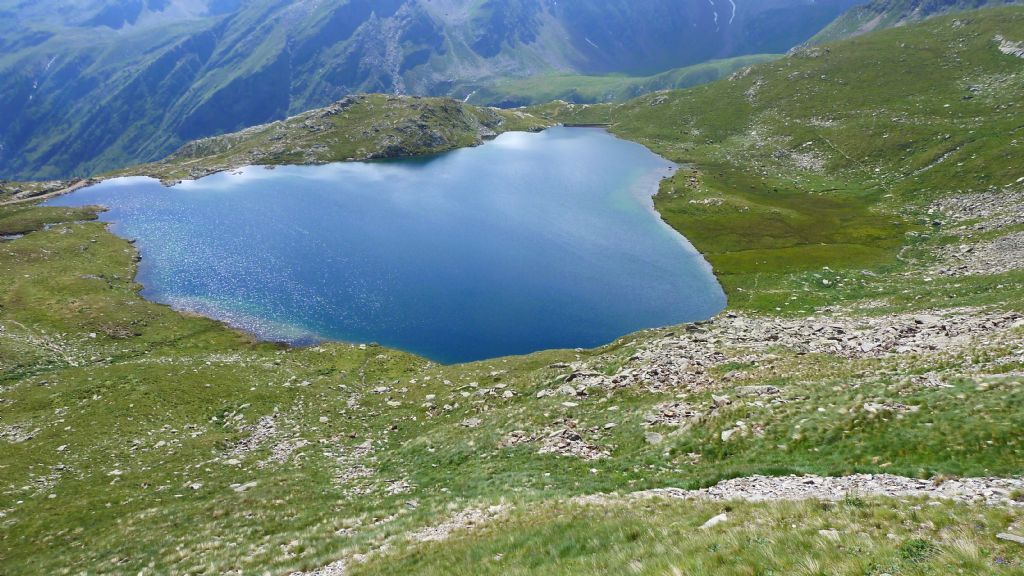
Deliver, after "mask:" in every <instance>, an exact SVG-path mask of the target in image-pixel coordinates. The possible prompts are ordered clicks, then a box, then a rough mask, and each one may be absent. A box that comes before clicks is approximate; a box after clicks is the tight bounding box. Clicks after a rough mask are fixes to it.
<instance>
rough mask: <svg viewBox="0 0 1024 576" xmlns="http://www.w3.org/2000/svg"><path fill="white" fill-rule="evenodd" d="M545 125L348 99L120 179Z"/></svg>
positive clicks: (324, 156)
mask: <svg viewBox="0 0 1024 576" xmlns="http://www.w3.org/2000/svg"><path fill="white" fill-rule="evenodd" d="M549 125H551V123H550V122H548V121H544V120H541V119H539V118H537V117H535V116H532V115H530V114H527V113H524V112H521V111H511V110H499V109H496V108H479V107H476V106H469V105H466V104H463V103H461V102H457V101H455V100H451V99H450V98H418V97H407V96H405V97H403V96H385V95H380V94H375V95H361V96H348V97H345V98H343V99H342V100H339V101H338V102H335V103H334V104H332V105H330V106H327V107H326V108H318V109H316V110H311V111H309V112H304V113H302V114H299V115H297V116H293V117H291V118H288V119H285V120H282V121H279V122H274V123H271V124H264V125H261V126H254V127H252V128H247V129H245V130H243V131H241V132H236V133H233V134H227V135H224V136H215V137H212V138H206V139H204V140H197V141H194V142H190V143H188V144H186V145H185V146H182V147H181V148H180V149H179V150H178V151H176V152H175V153H173V154H171V155H170V156H168V157H167V158H165V159H163V160H161V161H160V162H156V163H153V164H145V165H142V166H135V167H132V168H128V169H126V170H122V171H120V172H118V173H117V174H118V175H129V174H131V175H136V174H138V175H146V176H153V177H155V178H160V179H162V180H164V181H165V182H166V181H173V180H175V179H181V178H199V177H202V176H206V175H207V174H211V173H214V172H220V171H223V170H228V169H231V168H238V167H241V166H250V165H255V164H260V165H279V164H323V163H326V162H343V161H346V160H372V159H380V158H395V157H402V156H422V155H427V154H437V153H440V152H446V151H448V150H453V149H455V148H462V147H466V146H476V145H479V144H481V143H482V142H483V141H484V139H486V138H493V137H494V136H497V135H498V134H500V133H502V132H507V131H510V130H520V131H536V130H540V129H543V128H545V127H547V126H549Z"/></svg>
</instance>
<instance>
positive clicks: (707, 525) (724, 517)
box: [701, 512, 729, 530]
mask: <svg viewBox="0 0 1024 576" xmlns="http://www.w3.org/2000/svg"><path fill="white" fill-rule="evenodd" d="M727 520H729V516H728V515H727V514H725V513H724V512H723V513H721V514H719V515H718V516H715V517H714V518H711V519H710V520H708V521H707V522H705V523H704V524H701V529H704V530H706V529H708V528H711V527H712V526H717V525H719V524H721V523H722V522H725V521H727Z"/></svg>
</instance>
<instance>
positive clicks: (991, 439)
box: [0, 8, 1024, 575]
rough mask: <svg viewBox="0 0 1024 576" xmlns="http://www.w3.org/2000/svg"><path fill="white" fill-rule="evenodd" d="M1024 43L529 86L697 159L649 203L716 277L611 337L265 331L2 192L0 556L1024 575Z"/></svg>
mask: <svg viewBox="0 0 1024 576" xmlns="http://www.w3.org/2000/svg"><path fill="white" fill-rule="evenodd" d="M1022 41H1024V9H1020V8H1007V9H999V10H988V11H980V12H974V13H971V14H969V15H959V16H956V17H949V18H938V19H934V20H929V21H928V22H926V23H923V24H916V25H911V26H906V27H900V28H896V29H891V30H887V31H883V32H878V33H873V34H867V35H864V36H861V37H858V38H855V39H851V40H847V41H844V42H841V43H837V44H832V45H828V46H822V47H815V48H810V49H806V50H802V51H800V52H798V53H795V54H793V55H791V56H789V57H787V58H785V59H782V60H777V61H772V62H768V63H764V64H759V65H756V66H753V67H751V68H749V69H745V70H743V71H740V72H737V73H736V74H734V75H733V76H732V77H731V78H730V79H728V80H724V81H720V82H717V83H715V84H712V85H708V86H703V87H698V88H694V89H689V90H685V91H676V92H664V93H657V94H652V95H649V96H645V97H642V98H640V99H638V100H634V101H630V102H628V103H624V104H621V105H593V106H582V105H579V106H574V105H569V104H565V103H555V104H550V105H546V106H541V107H537V108H534V109H531V110H528V111H526V112H524V114H527V113H528V114H531V115H534V116H537V117H543V118H544V120H542V121H541V123H543V122H555V121H562V122H607V123H611V124H612V127H611V129H612V130H613V131H614V132H615V133H616V134H619V135H621V136H623V137H626V138H630V139H633V140H636V141H638V142H641V143H643V144H644V145H646V146H648V147H650V148H651V149H652V150H655V151H656V152H658V153H660V154H662V155H664V156H666V157H668V158H670V159H673V160H675V161H678V162H682V163H686V166H685V169H683V170H680V171H679V172H678V174H677V175H676V176H674V177H673V178H671V179H668V180H665V181H664V182H663V183H662V187H661V190H660V192H659V194H658V196H657V197H656V199H655V202H656V206H657V208H658V210H659V211H660V212H661V214H662V215H663V217H664V218H665V220H666V221H667V222H668V223H669V224H671V225H672V226H673V227H675V228H676V229H677V230H679V231H680V232H682V233H683V234H685V235H686V236H687V237H688V238H689V239H690V240H691V241H692V242H693V243H694V245H695V246H696V247H697V248H698V249H700V250H701V251H702V252H704V253H705V254H706V255H707V258H708V259H709V261H710V262H711V263H712V264H713V265H714V267H715V270H716V272H717V273H718V275H719V277H720V279H721V280H722V283H723V285H724V286H725V288H726V290H727V292H728V294H729V296H730V308H729V310H727V311H726V313H723V314H722V315H720V316H719V317H717V318H715V319H713V320H711V321H709V322H703V323H697V324H690V325H682V326H675V327H670V328H665V329H657V330H649V331H644V332H641V333H637V334H632V335H629V336H626V337H624V338H622V339H620V340H619V341H617V342H615V343H612V344H610V345H608V346H606V347H603V348H600V349H596V350H576V351H547V352H541V353H537V354H533V355H529V356H525V357H515V358H497V359H493V360H488V361H483V362H478V363H473V364H465V365H451V366H442V365H436V364H433V363H431V362H428V361H426V360H424V359H421V358H417V357H414V356H411V355H409V354H405V353H402V352H397V351H393V350H387V349H383V348H379V347H376V346H372V345H356V344H342V343H335V344H323V345H320V346H315V347H310V348H303V349H286V348H283V347H280V346H277V345H272V344H267V343H255V342H252V341H251V340H250V338H248V337H247V336H246V335H244V334H240V333H238V332H235V331H232V330H229V329H227V328H225V327H224V326H222V325H220V324H218V323H216V322H213V321H210V320H206V319H203V318H196V317H191V316H185V315H181V314H177V313H175V312H173V311H171V310H170V309H168V308H166V307H163V306H159V305H155V304H152V303H149V302H146V301H144V300H142V299H141V298H140V297H139V296H138V290H139V286H138V285H137V284H135V283H134V282H133V281H132V277H133V272H134V267H135V265H136V252H135V250H134V249H133V247H132V245H131V244H130V243H129V242H127V241H125V240H123V239H119V238H117V237H115V236H113V235H111V234H110V233H109V232H107V231H106V230H105V229H104V227H103V225H102V224H100V223H96V222H83V221H82V220H85V219H86V217H85V216H83V215H81V214H63V215H61V214H56V213H54V212H53V211H52V209H49V208H39V207H27V208H26V207H22V206H17V207H10V206H7V207H0V223H2V222H4V220H5V219H8V218H15V219H20V220H21V221H22V222H24V221H27V220H30V219H35V221H36V222H37V225H36V226H35V227H36V228H38V230H37V231H34V232H31V233H28V234H26V235H25V236H23V237H20V238H18V239H16V240H13V241H9V242H4V243H2V244H0V272H2V273H0V454H2V458H0V526H2V530H0V567H2V570H0V572H3V573H4V574H11V575H18V574H38V573H48V574H62V573H80V572H88V573H140V572H141V573H182V574H183V573H190V574H223V573H231V572H235V573H272V574H289V573H292V572H294V571H303V570H304V571H306V572H300V574H308V575H314V574H316V575H338V574H353V575H355V574H399V573H401V574H428V573H453V574H470V573H471V574H490V573H494V574H579V573H612V574H620V573H631V574H716V575H717V574H752V573H758V574H807V575H811V574H815V575H816V574H858V575H859V574H874V575H881V574H892V575H897V574H898V575H925V574H950V573H960V574H996V575H1011V574H1019V573H1021V571H1022V570H1024V553H1022V548H1021V545H1020V544H1017V543H1016V542H1013V541H1011V540H1007V539H1001V538H999V537H998V536H997V535H998V534H1002V533H1011V534H1018V535H1019V534H1021V533H1022V532H1024V516H1022V507H1021V503H1022V500H1024V480H1021V479H1020V475H1021V471H1022V469H1024V468H1022V466H1024V444H1022V443H1021V437H1020V430H1021V428H1022V426H1024V387H1022V384H1024V269H1022V264H1024V216H1022V214H1024V212H1022V211H1021V208H1020V207H1021V205H1022V200H1024V172H1022V166H1024V162H1022V159H1024V155H1022V153H1021V142H1022V138H1024V113H1022V111H1021V110H1020V108H1019V106H1020V104H1019V102H1018V100H1019V95H1020V94H1021V93H1022V92H1024V59H1022V58H1021V57H1020V56H1019V54H1017V50H1016V48H1015V47H1016V46H1018V44H1017V43H1018V42H1022ZM403 109H404V108H403ZM422 110H423V109H421V111H422ZM481 123H483V122H482V121H481ZM273 130H274V129H272V128H262V129H260V130H259V131H258V133H259V134H264V135H269V134H272V133H273ZM261 138H262V136H261ZM233 145H234V144H232V141H230V140H229V141H228V142H227V146H228V149H229V150H230V149H231V146H233ZM346 145H347V144H346ZM209 146H210V144H200V145H197V147H196V148H194V150H195V153H196V154H198V153H200V152H202V153H206V152H205V150H208V149H210V150H211V151H213V152H216V153H219V151H220V150H221V148H220V147H219V145H217V146H213V147H210V148H208V147H209ZM345 150H348V149H345ZM367 150H368V151H369V150H370V149H369V148H367ZM344 153H345V154H348V153H349V152H347V151H345V152H344ZM183 154H186V155H187V154H188V153H183ZM179 158H182V159H181V160H179V162H181V163H184V162H191V161H192V160H191V159H188V160H186V159H184V158H185V156H180V157H179ZM218 161H219V160H218ZM171 164H172V163H168V165H167V166H170V165H171ZM182 169H183V170H185V171H187V170H189V168H187V166H186V167H183V168H182ZM54 219H64V220H66V221H65V222H63V223H58V224H55V225H49V226H45V227H44V226H43V224H44V223H46V222H50V223H52V222H53V221H54ZM807 474H815V475H819V476H812V477H807V476H802V475H807ZM854 474H859V475H854ZM755 475H764V477H754V476H755ZM789 475H798V476H789ZM851 475H853V476H851ZM868 475H870V476H868ZM1000 477H1001V478H1002V479H1000ZM708 487H710V488H708ZM702 488H708V489H707V490H704V491H702V492H698V493H692V492H688V491H687V490H697V489H702ZM929 495H932V496H947V497H949V498H950V499H949V500H943V501H926V500H925V499H924V498H925V497H926V496H929ZM698 497H699V498H698ZM810 497H813V498H814V499H808V498H810ZM695 498H696V499H695Z"/></svg>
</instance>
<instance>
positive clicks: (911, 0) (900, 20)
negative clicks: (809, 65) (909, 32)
mask: <svg viewBox="0 0 1024 576" xmlns="http://www.w3.org/2000/svg"><path fill="white" fill-rule="evenodd" d="M1016 3H1019V0H872V1H871V2H870V3H868V4H865V5H863V6H856V7H854V8H851V9H850V11H849V12H847V13H845V14H843V15H842V16H840V17H839V18H837V19H836V20H835V21H834V22H832V23H831V24H829V25H828V26H827V27H825V29H823V30H822V31H821V32H819V33H817V34H815V36H814V37H813V38H812V39H811V40H810V41H809V42H808V44H822V43H825V42H831V41H834V40H839V39H842V38H848V37H850V36H857V35H860V34H864V33H866V32H871V31H872V30H882V29H884V28H892V27H893V26H901V25H903V24H906V23H909V22H917V21H920V20H924V19H925V18H928V17H930V16H936V15H939V14H946V13H949V12H955V11H959V10H974V9H976V8H984V7H987V6H1002V5H1006V4H1016Z"/></svg>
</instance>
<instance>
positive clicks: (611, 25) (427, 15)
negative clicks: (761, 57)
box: [0, 0, 854, 178]
mask: <svg viewBox="0 0 1024 576" xmlns="http://www.w3.org/2000/svg"><path fill="white" fill-rule="evenodd" d="M55 1H56V0H45V1H43V2H40V3H36V4H33V5H32V6H30V7H27V8H26V7H24V6H23V5H22V4H20V3H16V2H15V1H14V0H7V1H5V2H2V3H0V32H3V37H4V38H5V41H4V50H3V51H2V52H0V108H2V109H4V110H5V111H9V113H8V114H5V115H4V117H2V118H0V176H2V177H6V178H28V177H32V178H59V177H67V176H70V175H85V174H94V173H98V172H103V171H106V170H110V169H113V168H116V167H121V166H124V165H127V164H132V163H138V162H140V161H152V160H156V159H159V158H161V157H163V156H165V155H166V154H168V153H169V152H171V151H172V150H173V149H175V148H177V147H178V146H180V145H181V144H183V143H184V142H187V141H189V140H192V139H195V138H201V137H205V136H210V135H215V134H219V133H227V132H232V131H235V130H239V129H242V128H244V127H246V126H251V125H254V124H259V123H264V122H269V121H273V120H277V119H282V118H284V117H286V116H289V115H294V114H297V113H299V112H302V111H304V110H308V109H312V108H316V107H319V106H325V105H327V104H329V103H330V102H334V101H337V100H339V99H340V98H342V97H344V96H345V95H348V94H352V93H360V92H375V93H401V94H412V95H446V96H452V97H456V98H460V99H462V98H465V97H466V96H468V95H469V94H471V93H472V92H473V91H474V90H476V89H477V88H479V87H483V86H487V85H489V84H491V83H493V82H495V81H497V80H499V79H504V78H522V77H529V76H535V75H538V74H552V73H558V74H565V73H574V74H585V75H601V74H608V73H612V72H614V73H624V74H640V75H648V74H652V73H660V72H663V71H665V70H669V69H673V68H677V67H680V66H686V65H689V64H694V63H697V62H702V61H705V60H708V59H712V58H723V57H731V56H737V55H742V54H753V53H779V52H784V51H785V50H787V49H789V48H790V47H791V46H793V45H794V44H797V43H799V42H801V41H803V40H805V39H807V38H808V37H810V36H811V35H812V34H814V33H815V32H816V31H817V30H819V29H820V28H821V27H822V26H824V25H825V24H826V23H827V22H828V21H830V20H831V19H832V18H834V17H835V16H836V15H838V14H839V13H840V12H842V11H843V10H844V9H845V8H846V7H848V6H849V5H851V4H852V3H853V1H854V0H824V1H822V2H812V1H811V0H772V1H771V2H766V3H764V2H762V3H748V2H745V1H743V0H737V2H738V3H736V4H729V5H724V6H716V5H715V4H714V2H708V1H707V0H685V1H684V2H682V3H679V2H673V1H670V0H640V1H639V2H637V1H626V0H614V1H613V2H610V3H608V2H606V3H603V4H602V5H601V6H600V7H597V6H594V5H591V4H589V3H587V2H579V1H577V2H572V1H569V2H566V1H563V2H555V1H554V0H486V1H483V2H471V1H470V0H443V1H441V0H382V1H373V0H348V1H346V2H342V3H321V2H316V1H314V0H301V1H298V2H282V1H280V0H254V1H252V2H245V3H234V4H223V3H216V2H211V1H208V0H202V1H200V0H194V1H193V0H160V1H159V2H143V1H142V0H80V1H78V2H75V3H73V4H71V5H70V8H67V7H65V8H67V9H62V10H57V9H56V8H54V5H53V4H51V3H52V2H55ZM732 6H735V9H733V8H732ZM727 7H728V10H729V12H728V13H726V12H725V10H726V8H727ZM47 8H52V9H51V10H49V11H47ZM733 10H735V12H733ZM19 11H25V12H24V13H23V14H21V15H20V16H19V13H20V12H19ZM608 14H614V15H615V17H614V18H609V17H608ZM101 15H102V17H101ZM485 103H486V102H485Z"/></svg>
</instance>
